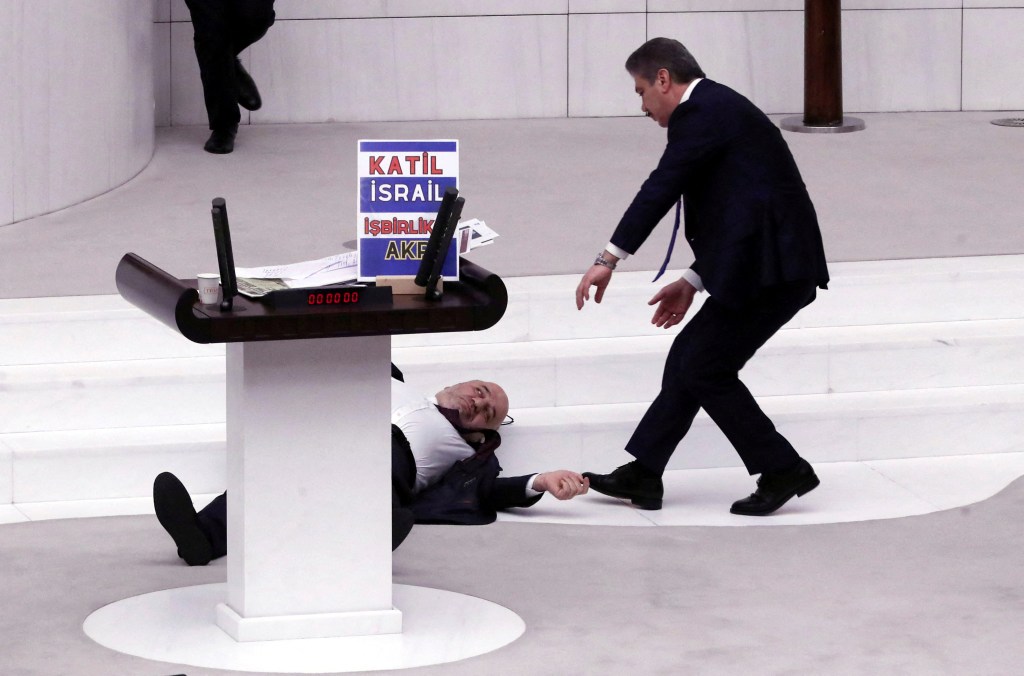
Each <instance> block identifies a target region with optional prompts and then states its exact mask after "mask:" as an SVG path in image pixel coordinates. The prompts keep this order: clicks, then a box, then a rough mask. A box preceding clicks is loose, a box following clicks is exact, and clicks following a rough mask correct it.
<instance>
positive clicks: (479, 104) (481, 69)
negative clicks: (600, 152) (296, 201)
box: [250, 16, 568, 122]
mask: <svg viewBox="0 0 1024 676" xmlns="http://www.w3.org/2000/svg"><path fill="white" fill-rule="evenodd" d="M567 20H568V17H567V16H517V17H458V18H427V19H386V20H385V19H380V20H377V19H366V20H338V21H285V22H281V23H280V24H279V25H277V26H275V27H274V28H273V29H272V30H271V31H270V32H269V33H268V34H267V37H265V38H264V39H263V40H261V41H260V42H258V43H256V44H255V45H253V47H252V49H251V50H250V51H251V52H252V71H251V72H252V74H253V77H255V78H256V80H257V82H259V83H260V86H261V88H262V90H263V92H264V96H263V100H264V104H263V108H262V109H261V110H259V111H257V112H256V113H254V114H253V116H252V117H253V120H254V121H256V122H320V121H325V120H326V121H336V120H350V121H354V120H436V119H472V118H509V117H512V118H515V117H552V116H564V115H565V114H566V87H567V83H566V72H567V57H566V47H565V36H566V33H567Z"/></svg>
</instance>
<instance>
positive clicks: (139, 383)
mask: <svg viewBox="0 0 1024 676" xmlns="http://www.w3.org/2000/svg"><path fill="white" fill-rule="evenodd" d="M675 333H676V332H675V331H673V332H669V333H666V332H662V334H661V335H658V336H637V337H624V338H592V339H580V340H549V341H531V342H515V343H480V344H475V345H460V346H451V345H449V346H437V345H435V346H419V347H396V348H394V349H393V359H394V361H395V362H396V363H397V364H399V366H400V367H401V368H402V369H403V371H404V372H405V374H406V379H407V380H408V382H410V384H413V385H416V386H417V387H419V388H420V389H422V390H424V391H425V392H434V391H437V390H439V389H441V388H442V387H443V386H445V385H449V384H452V383H455V382H461V381H464V380H471V379H474V378H482V379H485V380H492V381H495V382H498V383H500V384H501V385H502V386H503V387H505V388H506V390H507V391H508V393H509V397H510V399H511V401H512V404H513V408H515V409H518V408H536V407H544V406H576V405H584V404H614V403H630V402H649V401H650V400H651V399H653V398H654V396H655V395H656V394H657V390H658V386H659V383H660V381H661V371H662V367H663V364H664V360H665V355H666V353H667V352H668V350H669V347H670V345H671V342H672V340H673V339H674V337H675ZM1022 343H1024V319H1013V320H980V321H973V322H944V323H928V324H924V323H922V324H906V325H898V324H891V325H882V326H872V327H829V328H817V329H800V330H787V331H782V332H780V333H779V334H778V335H776V336H775V337H774V338H773V339H772V340H771V341H770V342H769V343H768V344H767V345H766V346H765V347H764V348H762V350H761V352H760V353H759V354H758V355H757V356H756V357H755V358H754V359H753V360H751V362H750V364H749V365H748V366H747V367H746V368H745V369H744V371H743V379H744V382H745V383H746V384H747V386H748V387H749V388H750V389H751V391H752V392H753V393H754V394H755V395H757V396H773V395H789V394H825V393H829V392H835V393H839V392H860V391H875V390H899V389H923V388H941V387H963V386H977V385H1004V384H1014V383H1024V350H1021V349H1020V345H1021V344H1022ZM224 369H225V363H224V357H223V355H216V354H215V355H204V356H198V355H196V356H190V357H181V358H171V359H124V360H117V361H99V362H86V363H56V364H33V365H15V366H0V410H3V411H4V412H5V415H3V416H0V434H3V433H11V432H33V431H47V430H73V429H102V428H107V427H110V428H117V427H139V426H152V425H187V424H199V423H219V422H223V421H224V415H225V406H224Z"/></svg>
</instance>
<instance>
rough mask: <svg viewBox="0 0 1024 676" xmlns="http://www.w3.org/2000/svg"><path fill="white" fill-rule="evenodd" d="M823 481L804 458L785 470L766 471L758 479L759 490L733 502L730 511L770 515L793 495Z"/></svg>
mask: <svg viewBox="0 0 1024 676" xmlns="http://www.w3.org/2000/svg"><path fill="white" fill-rule="evenodd" d="M820 483H821V481H819V480H818V475H817V474H815V473H814V468H812V467H811V465H810V463H808V462H807V461H806V460H804V459H803V458H801V459H800V462H799V463H797V465H796V467H794V468H793V469H791V470H788V471H785V472H765V473H763V474H762V475H761V477H760V478H759V479H758V480H757V490H756V491H754V492H753V493H751V494H750V495H749V496H748V497H745V498H743V499H742V500H737V501H736V502H734V503H733V504H732V509H730V510H729V511H730V512H732V513H733V514H742V515H745V516H768V515H769V514H771V513H772V512H774V511H775V510H777V509H778V508H779V507H782V506H783V505H784V504H786V503H787V502H788V501H789V499H790V498H792V497H793V496H798V497H799V496H801V495H804V494H805V493H809V492H810V491H813V490H814V489H815V488H817V487H818V484H820Z"/></svg>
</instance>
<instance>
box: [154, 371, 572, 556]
mask: <svg viewBox="0 0 1024 676" xmlns="http://www.w3.org/2000/svg"><path fill="white" fill-rule="evenodd" d="M507 415H508V396H507V395H506V394H505V391H504V390H503V389H502V388H501V387H499V386H498V385H497V384H495V383H490V382H485V381H482V380H471V381H469V382H465V383H459V384H458V385H452V386H450V387H446V388H444V389H443V390H441V391H440V392H438V393H437V394H436V395H434V396H433V397H429V396H424V395H422V394H421V393H419V392H417V391H416V390H415V389H414V388H412V387H410V386H409V385H407V384H406V383H405V379H404V378H403V376H402V372H401V371H399V370H398V369H397V368H396V367H395V366H394V364H392V366H391V505H392V509H391V548H392V550H394V549H396V548H397V547H398V545H400V544H401V543H402V541H403V540H405V538H406V536H407V535H408V534H409V531H411V530H412V527H413V524H414V523H452V524H485V523H491V522H493V521H494V520H495V519H496V518H497V515H496V514H495V512H496V511H497V510H502V509H507V508H509V507H529V506H530V505H532V504H534V503H536V502H537V501H538V500H540V498H541V496H542V495H543V494H544V493H545V492H548V493H551V494H552V495H554V496H555V497H556V498H558V499H559V500H570V499H572V498H574V497H576V496H577V495H582V494H584V493H586V492H587V489H588V488H589V486H590V482H589V480H588V479H585V478H584V477H583V476H582V475H581V474H579V473H577V472H572V471H569V470H564V469H562V470H555V471H553V472H543V473H540V474H533V475H524V476H518V477H507V478H505V477H499V476H498V474H499V473H500V472H501V467H500V466H499V465H498V459H497V458H496V457H495V456H494V449H496V448H497V447H498V444H500V443H501V437H500V435H499V434H498V427H500V426H501V424H502V422H503V421H504V420H505V418H506V416H507ZM226 496H227V494H226V493H224V494H221V495H219V496H218V497H216V498H215V499H214V500H213V501H212V502H211V503H210V504H208V505H207V506H206V507H204V508H203V509H202V510H201V511H200V512H199V513H198V514H197V513H196V511H195V508H194V507H193V506H192V499H191V498H190V497H189V494H188V491H187V490H186V489H185V486H184V485H183V484H182V483H181V481H179V480H178V478H177V477H176V476H174V475H173V474H171V473H170V472H164V473H162V474H160V475H159V476H157V477H156V480H155V481H154V482H153V505H154V507H155V508H156V516H157V519H158V520H159V521H160V525H161V526H163V527H164V530H166V531H167V532H168V533H169V534H170V536H171V538H173V539H174V544H175V545H177V547H178V556H180V557H181V558H182V559H184V560H185V563H187V564H188V565H190V566H205V565H206V564H207V563H209V562H210V561H211V560H212V559H216V558H219V557H221V556H224V555H225V554H227V498H226Z"/></svg>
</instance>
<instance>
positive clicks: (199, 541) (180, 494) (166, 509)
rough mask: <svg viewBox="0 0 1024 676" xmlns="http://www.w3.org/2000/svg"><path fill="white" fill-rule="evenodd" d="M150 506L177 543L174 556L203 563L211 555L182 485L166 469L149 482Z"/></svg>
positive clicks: (191, 564)
mask: <svg viewBox="0 0 1024 676" xmlns="http://www.w3.org/2000/svg"><path fill="white" fill-rule="evenodd" d="M153 507H154V509H156V518H157V520H158V521H160V525H161V526H163V527H164V530H165V531H167V533H168V534H169V535H170V536H171V538H172V539H173V540H174V544H176V545H177V546H178V556H180V557H181V558H183V559H185V563H187V564H188V565H190V566H205V565H206V564H208V563H209V562H210V559H211V558H213V546H212V545H211V544H210V539H209V538H208V537H206V533H204V532H203V529H202V528H200V527H199V518H198V517H197V516H196V510H195V508H194V507H193V506H192V498H190V497H189V495H188V491H187V490H185V486H184V485H182V483H181V482H180V481H179V480H178V477H176V476H174V475H173V474H171V473H170V472H163V473H162V474H159V475H157V477H156V479H155V480H154V481H153Z"/></svg>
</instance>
